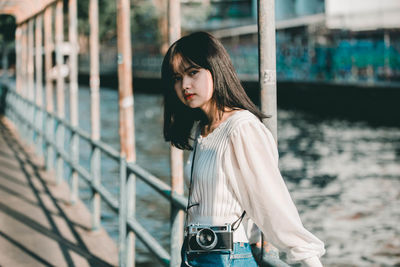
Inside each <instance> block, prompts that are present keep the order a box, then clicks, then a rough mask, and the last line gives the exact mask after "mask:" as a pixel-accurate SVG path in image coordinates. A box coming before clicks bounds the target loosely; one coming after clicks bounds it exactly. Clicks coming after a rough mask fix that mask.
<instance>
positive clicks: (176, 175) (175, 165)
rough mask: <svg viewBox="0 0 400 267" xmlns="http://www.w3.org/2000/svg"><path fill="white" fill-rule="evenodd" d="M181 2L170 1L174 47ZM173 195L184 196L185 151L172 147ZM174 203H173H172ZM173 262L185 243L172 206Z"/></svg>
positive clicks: (178, 214)
mask: <svg viewBox="0 0 400 267" xmlns="http://www.w3.org/2000/svg"><path fill="white" fill-rule="evenodd" d="M180 15H181V14H180V0H169V1H168V41H169V45H172V44H173V43H174V42H175V41H176V40H178V39H179V38H180V37H181V20H180ZM170 158H171V163H170V164H171V189H172V194H180V195H183V151H182V150H180V149H178V148H176V147H174V146H171V147H170ZM171 203H172V202H171ZM170 221H171V241H170V251H171V261H170V264H169V266H171V267H173V266H180V263H181V256H180V248H181V246H182V243H183V227H184V225H183V224H184V212H183V211H182V210H180V209H178V208H177V207H175V206H174V205H173V204H171V218H170Z"/></svg>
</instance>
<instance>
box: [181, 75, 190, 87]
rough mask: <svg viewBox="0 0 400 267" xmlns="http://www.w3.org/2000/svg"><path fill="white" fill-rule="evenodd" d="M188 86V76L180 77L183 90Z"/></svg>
mask: <svg viewBox="0 0 400 267" xmlns="http://www.w3.org/2000/svg"><path fill="white" fill-rule="evenodd" d="M190 86H191V82H190V78H189V77H185V76H184V77H183V78H182V88H183V90H185V89H189V88H190Z"/></svg>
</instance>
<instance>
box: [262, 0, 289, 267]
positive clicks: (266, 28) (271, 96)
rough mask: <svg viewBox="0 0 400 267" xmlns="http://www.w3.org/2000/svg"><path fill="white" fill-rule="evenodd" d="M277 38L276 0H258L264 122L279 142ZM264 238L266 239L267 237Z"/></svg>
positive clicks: (272, 253) (275, 255)
mask: <svg viewBox="0 0 400 267" xmlns="http://www.w3.org/2000/svg"><path fill="white" fill-rule="evenodd" d="M275 38H276V37H275V0H258V56H259V84H260V90H261V110H262V112H263V113H264V114H266V115H269V116H271V117H270V118H268V119H266V120H265V121H264V124H265V125H266V127H267V128H268V129H269V130H270V131H271V133H272V135H273V137H274V139H275V142H276V143H278V133H277V122H278V120H277V92H276V45H275ZM262 240H265V237H263V238H262ZM261 246H262V250H263V251H266V250H269V252H268V255H267V256H268V258H269V260H271V261H272V262H274V263H275V264H277V265H278V266H287V265H286V264H285V263H284V262H282V261H280V260H279V251H278V249H277V248H275V247H273V246H272V245H271V244H267V243H265V242H262V244H261ZM264 260H265V258H264ZM269 265H270V264H269V263H268V266H269ZM273 266H274V265H273Z"/></svg>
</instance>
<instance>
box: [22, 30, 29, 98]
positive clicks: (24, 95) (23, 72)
mask: <svg viewBox="0 0 400 267" xmlns="http://www.w3.org/2000/svg"><path fill="white" fill-rule="evenodd" d="M21 30H22V31H21V32H22V36H21V85H22V87H21V95H22V97H26V87H27V86H26V85H27V80H28V79H27V75H26V70H27V64H26V49H27V45H26V41H27V40H26V23H23V24H22V25H21Z"/></svg>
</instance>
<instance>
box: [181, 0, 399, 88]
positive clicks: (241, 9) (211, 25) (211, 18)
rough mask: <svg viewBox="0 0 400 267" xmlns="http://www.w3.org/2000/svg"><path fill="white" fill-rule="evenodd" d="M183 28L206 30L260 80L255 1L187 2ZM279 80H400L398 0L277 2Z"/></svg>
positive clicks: (249, 75)
mask: <svg viewBox="0 0 400 267" xmlns="http://www.w3.org/2000/svg"><path fill="white" fill-rule="evenodd" d="M182 4H183V8H182V10H183V14H184V16H185V17H184V21H185V23H184V24H183V27H184V30H185V31H187V32H191V31H196V30H207V31H211V32H213V33H214V34H215V35H216V36H218V37H219V38H220V39H221V40H222V41H223V43H224V45H225V46H226V47H227V49H228V50H229V52H230V54H231V56H232V58H233V60H234V64H235V66H236V67H237V69H238V72H239V73H240V75H241V76H242V78H243V79H246V80H256V79H257V68H258V59H257V25H256V21H257V1H256V0H237V1H234V0H231V1H225V0H224V1H222V0H220V1H217V0H213V1H212V0H208V1H200V0H184V1H182ZM275 18H276V28H277V74H278V79H280V80H302V81H304V80H309V81H335V82H337V81H339V82H380V81H400V1H398V0H380V1H375V0H277V1H275Z"/></svg>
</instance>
